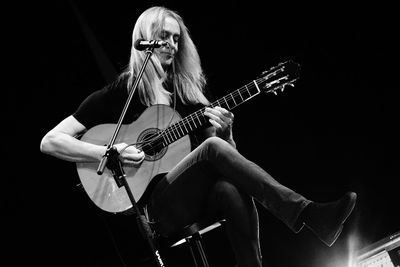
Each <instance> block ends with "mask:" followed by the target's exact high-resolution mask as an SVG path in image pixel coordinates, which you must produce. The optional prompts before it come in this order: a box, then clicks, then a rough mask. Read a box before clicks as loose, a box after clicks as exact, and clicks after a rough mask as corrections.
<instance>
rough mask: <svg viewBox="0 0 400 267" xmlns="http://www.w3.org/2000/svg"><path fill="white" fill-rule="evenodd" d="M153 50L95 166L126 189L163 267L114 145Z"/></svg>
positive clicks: (138, 218)
mask: <svg viewBox="0 0 400 267" xmlns="http://www.w3.org/2000/svg"><path fill="white" fill-rule="evenodd" d="M153 51H154V46H152V47H149V48H148V49H146V51H145V52H146V57H145V60H144V62H143V65H142V68H141V69H140V71H139V74H138V75H137V77H136V79H135V83H134V85H133V87H132V89H131V90H130V92H129V95H128V99H127V101H126V103H125V106H124V109H123V110H122V113H121V116H120V117H119V120H118V123H117V126H116V128H115V131H114V134H113V135H112V137H111V139H110V142H109V144H108V145H107V150H106V153H105V154H104V156H103V157H102V159H101V161H100V164H99V166H98V168H97V174H98V175H102V174H103V172H104V168H105V167H106V166H107V167H108V168H109V169H110V170H111V172H112V173H113V176H114V179H115V182H116V184H117V185H118V187H122V186H124V187H125V189H126V192H127V193H128V197H129V199H130V201H131V202H132V206H133V209H134V211H135V213H136V221H137V224H138V227H139V230H140V232H141V233H142V235H143V237H144V238H145V240H146V241H147V242H148V245H149V246H150V249H151V251H152V253H153V256H154V259H155V261H156V263H157V267H164V263H163V261H162V259H161V256H160V253H159V252H158V250H157V249H156V247H155V245H154V242H153V234H152V232H151V229H150V227H149V224H148V221H147V219H146V217H145V215H143V214H142V212H141V210H140V208H139V205H138V204H137V202H136V200H135V198H134V197H133V194H132V191H131V189H130V187H129V184H128V182H127V181H126V175H125V173H124V169H123V167H122V163H121V161H120V159H119V153H118V151H117V149H116V148H115V147H114V144H115V140H116V139H117V136H118V133H119V130H120V129H121V125H122V121H123V120H124V117H125V114H126V111H127V110H128V107H129V104H130V102H131V100H132V97H133V94H134V92H135V91H136V88H137V86H138V84H139V81H140V79H141V78H142V76H143V72H144V70H145V68H146V65H147V63H148V61H149V59H150V57H151V55H152V54H153Z"/></svg>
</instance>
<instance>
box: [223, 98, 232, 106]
mask: <svg viewBox="0 0 400 267" xmlns="http://www.w3.org/2000/svg"><path fill="white" fill-rule="evenodd" d="M223 99H224V100H225V103H226V106H227V108H228V109H231V107H230V106H229V104H228V102H227V101H226V97H224V98H223Z"/></svg>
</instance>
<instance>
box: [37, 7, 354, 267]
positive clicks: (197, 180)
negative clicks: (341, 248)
mask: <svg viewBox="0 0 400 267" xmlns="http://www.w3.org/2000/svg"><path fill="white" fill-rule="evenodd" d="M138 39H145V40H163V41H165V42H167V43H168V45H166V46H162V47H160V48H157V49H155V52H154V55H153V56H152V58H151V60H150V61H149V64H148V66H147V68H146V70H145V71H144V74H143V77H142V80H141V81H140V83H139V86H138V88H137V91H135V94H134V98H133V103H131V106H130V107H129V109H128V110H127V114H126V116H125V120H124V123H125V124H129V123H133V122H135V121H136V120H141V117H140V116H141V114H142V113H143V112H144V111H145V110H148V109H149V108H152V107H163V106H171V107H173V109H174V110H176V111H177V112H178V113H179V114H180V115H182V116H186V115H188V114H190V113H192V112H194V111H196V110H199V109H200V108H203V107H205V109H204V113H203V115H204V116H205V117H206V118H208V120H209V124H208V125H207V126H208V127H202V128H200V129H198V130H195V131H193V133H191V134H190V137H191V140H192V141H193V143H192V146H193V147H192V148H193V150H192V151H191V152H190V153H189V154H188V155H186V156H185V157H184V158H183V159H182V160H181V161H179V162H178V163H177V164H176V165H175V166H173V168H171V170H168V172H165V173H160V174H158V175H157V176H156V177H155V178H153V180H152V186H149V187H148V188H147V189H146V194H144V195H145V196H146V197H143V199H140V200H139V203H140V205H142V206H143V207H145V208H146V210H147V211H148V213H149V217H150V219H151V220H152V221H153V222H154V228H155V229H156V230H157V232H159V233H160V234H162V235H165V236H169V235H172V234H174V233H175V232H176V231H178V230H179V229H182V228H183V227H184V226H185V225H188V224H191V223H193V222H196V221H197V220H199V219H201V218H203V217H206V216H208V217H215V218H225V219H226V229H227V233H228V237H229V239H230V242H231V244H232V248H233V250H234V252H235V256H236V261H237V264H238V266H241V267H242V266H252V267H254V266H261V264H262V256H261V253H260V244H259V230H258V229H259V227H258V214H257V210H256V206H255V203H254V199H255V200H257V201H258V202H259V203H260V204H261V205H262V206H263V207H265V208H266V209H267V210H268V211H270V212H272V213H273V214H274V215H275V216H276V217H277V218H279V219H280V220H281V221H282V222H284V223H285V224H286V225H287V226H288V227H289V228H290V229H292V230H293V231H294V232H296V233H297V232H299V231H300V230H301V228H302V227H303V225H306V226H308V228H310V229H311V230H312V231H313V232H314V233H315V234H316V235H317V237H319V238H320V239H321V240H322V241H323V242H324V243H325V244H327V245H328V246H331V245H332V244H333V243H334V242H335V241H336V239H337V238H338V236H339V234H340V232H341V230H342V227H343V223H344V221H345V220H346V219H347V217H348V216H349V215H350V213H351V211H352V210H353V208H354V205H355V201H356V194H355V193H347V194H346V195H345V196H343V197H342V198H341V199H339V200H338V201H335V202H330V203H326V204H324V203H316V202H313V201H311V200H308V199H306V198H305V197H304V196H302V195H300V194H298V193H296V192H294V191H293V190H291V189H289V188H287V187H285V186H283V185H282V184H280V183H279V182H277V181H276V180H275V179H274V178H272V177H271V176H270V175H269V174H268V173H267V172H265V171H264V170H263V169H261V168H260V167H259V166H257V165H256V164H254V163H253V162H251V161H249V160H248V159H246V158H244V157H243V156H242V155H241V154H240V153H239V152H238V151H237V149H236V144H235V141H234V139H233V134H232V123H233V119H234V115H233V113H232V112H230V111H228V110H226V109H224V108H222V107H214V108H211V107H208V105H209V104H210V102H209V100H208V99H207V97H206V96H205V94H204V88H205V85H206V80H205V77H204V75H203V71H202V68H201V64H200V58H199V55H198V53H197V50H196V47H195V45H194V44H193V41H192V40H191V38H190V36H189V33H188V30H187V28H186V26H185V24H184V22H183V20H182V18H181V17H180V16H179V15H178V14H177V13H176V12H174V11H172V10H169V9H167V8H163V7H152V8H149V9H147V10H146V11H144V12H143V13H142V14H141V15H140V17H139V18H138V20H137V22H136V24H135V27H134V30H133V34H132V43H135V41H136V40H138ZM144 57H145V53H144V52H143V51H138V50H137V49H135V48H134V46H132V50H131V58H130V63H129V68H128V69H127V70H126V71H124V72H123V73H121V74H120V75H119V77H118V78H117V79H116V80H115V81H114V82H113V83H111V84H109V85H107V86H106V87H105V88H103V89H101V90H99V91H96V92H94V93H92V94H91V95H90V96H89V97H88V98H86V99H85V101H84V102H83V103H82V104H81V105H80V107H79V108H78V109H77V111H76V112H75V113H74V114H72V115H71V116H69V117H67V118H66V119H64V120H63V121H61V122H60V123H59V124H58V125H57V126H55V127H54V128H53V129H52V130H50V131H49V132H48V133H47V134H46V135H45V136H44V137H43V140H42V143H41V151H42V152H44V153H48V154H50V155H53V156H55V157H58V158H61V159H63V160H68V161H73V162H99V161H100V160H101V158H102V157H103V155H104V154H105V152H106V147H105V146H103V145H96V144H94V143H90V142H85V141H82V140H79V139H77V138H76V136H79V135H81V134H82V133H84V132H85V131H87V130H88V129H90V128H92V127H94V126H96V125H100V124H106V123H116V122H117V121H118V118H119V116H120V114H121V111H122V109H123V106H124V103H125V102H126V99H127V97H128V93H129V91H130V90H131V89H132V85H133V84H134V81H135V78H136V77H137V74H138V72H139V70H140V68H141V66H142V64H143V61H144ZM126 138H127V139H129V138H128V135H127V136H126ZM115 148H116V149H117V151H118V152H119V159H120V160H121V162H122V163H123V165H124V167H125V168H135V169H140V168H141V167H143V165H144V164H147V162H146V161H147V159H146V155H145V151H143V150H142V149H141V148H140V146H139V144H136V145H135V144H131V143H130V142H128V141H125V142H118V143H116V144H115Z"/></svg>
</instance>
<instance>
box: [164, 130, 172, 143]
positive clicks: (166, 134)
mask: <svg viewBox="0 0 400 267" xmlns="http://www.w3.org/2000/svg"><path fill="white" fill-rule="evenodd" d="M164 133H165V137H166V138H167V140H168V143H170V144H171V143H172V142H171V140H170V139H169V138H168V137H169V136H168V131H164Z"/></svg>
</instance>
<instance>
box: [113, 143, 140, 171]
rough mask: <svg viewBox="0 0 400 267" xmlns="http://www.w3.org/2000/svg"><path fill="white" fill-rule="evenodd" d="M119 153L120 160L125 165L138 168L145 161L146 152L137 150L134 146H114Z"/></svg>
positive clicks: (122, 144) (121, 144) (124, 144)
mask: <svg viewBox="0 0 400 267" xmlns="http://www.w3.org/2000/svg"><path fill="white" fill-rule="evenodd" d="M114 147H115V148H117V151H118V153H119V158H120V160H121V162H122V163H123V164H127V165H133V166H134V167H138V166H139V165H140V164H141V163H142V162H143V160H144V157H145V155H144V152H143V151H141V150H139V149H137V148H136V147H135V146H134V145H128V144H126V143H119V144H115V145H114Z"/></svg>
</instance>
